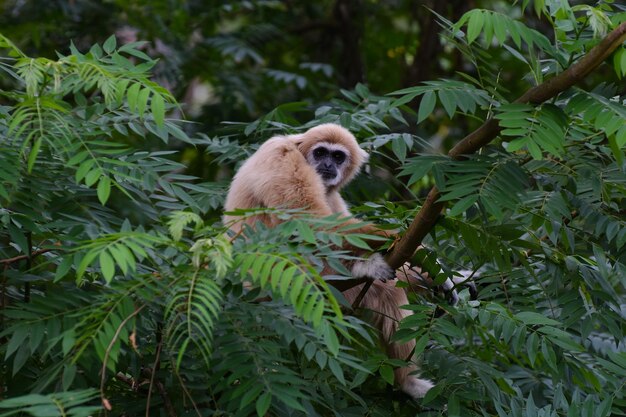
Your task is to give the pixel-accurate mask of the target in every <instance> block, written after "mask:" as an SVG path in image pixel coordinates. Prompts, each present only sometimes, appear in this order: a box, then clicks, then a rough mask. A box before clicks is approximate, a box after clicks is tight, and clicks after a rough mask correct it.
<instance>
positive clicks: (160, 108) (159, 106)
mask: <svg viewBox="0 0 626 417" xmlns="http://www.w3.org/2000/svg"><path fill="white" fill-rule="evenodd" d="M150 106H151V109H152V117H154V122H155V123H156V125H157V126H158V127H163V126H164V121H165V102H164V101H163V97H162V96H161V95H160V94H154V95H152V102H151V103H150Z"/></svg>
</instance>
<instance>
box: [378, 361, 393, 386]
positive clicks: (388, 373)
mask: <svg viewBox="0 0 626 417" xmlns="http://www.w3.org/2000/svg"><path fill="white" fill-rule="evenodd" d="M378 373H379V374H380V376H381V377H382V378H383V379H384V380H385V381H386V382H387V383H388V384H389V385H393V368H392V367H391V366H389V365H381V367H380V368H378Z"/></svg>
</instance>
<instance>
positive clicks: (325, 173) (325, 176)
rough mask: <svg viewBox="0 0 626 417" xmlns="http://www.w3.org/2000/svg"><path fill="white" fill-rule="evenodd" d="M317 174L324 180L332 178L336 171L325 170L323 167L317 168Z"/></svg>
mask: <svg viewBox="0 0 626 417" xmlns="http://www.w3.org/2000/svg"><path fill="white" fill-rule="evenodd" d="M319 174H320V175H321V176H322V178H323V179H325V180H332V179H333V178H335V177H336V176H337V172H336V171H330V170H325V169H320V170H319Z"/></svg>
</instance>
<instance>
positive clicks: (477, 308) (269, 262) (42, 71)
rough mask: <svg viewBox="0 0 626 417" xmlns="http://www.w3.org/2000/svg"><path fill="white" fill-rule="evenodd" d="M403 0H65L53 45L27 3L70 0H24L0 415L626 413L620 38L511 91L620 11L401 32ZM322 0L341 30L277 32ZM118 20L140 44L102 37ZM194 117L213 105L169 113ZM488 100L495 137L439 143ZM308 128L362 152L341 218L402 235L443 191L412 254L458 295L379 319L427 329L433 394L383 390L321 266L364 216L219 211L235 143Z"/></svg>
mask: <svg viewBox="0 0 626 417" xmlns="http://www.w3.org/2000/svg"><path fill="white" fill-rule="evenodd" d="M147 3H150V2H147ZM174 3H177V2H174ZM314 3H315V2H314ZM354 3H358V2H354ZM408 3H409V4H408V5H407V4H405V3H403V2H397V4H396V2H382V1H381V2H378V1H371V2H363V3H362V4H361V6H362V7H363V9H362V10H359V13H358V14H357V15H355V16H356V17H355V18H354V21H351V20H350V19H347V18H346V17H345V13H348V12H351V9H350V8H351V7H354V5H353V4H352V2H348V1H342V0H337V2H335V3H333V4H332V5H330V4H327V3H326V2H319V4H315V5H308V6H302V5H298V6H295V5H294V7H292V8H290V7H289V4H290V2H284V3H283V2H258V3H257V2H241V3H234V4H232V5H226V6H219V7H218V6H215V5H213V6H212V7H204V8H203V7H202V2H193V1H192V2H188V3H185V5H180V6H181V7H180V8H179V10H178V11H177V12H176V13H173V14H172V15H171V16H168V9H167V4H169V3H168V2H153V6H148V5H146V4H144V2H140V1H138V2H123V4H122V2H113V4H112V7H111V9H110V10H106V11H105V10H100V9H97V8H96V9H97V10H96V9H92V8H90V7H88V5H90V3H89V2H85V3H82V2H76V3H75V4H74V2H69V3H67V4H65V3H64V4H65V6H66V7H68V8H70V9H72V8H75V9H72V10H73V11H74V13H75V14H76V15H77V16H80V17H81V18H80V19H74V20H70V21H68V23H67V26H66V27H67V30H66V32H67V33H69V34H72V33H77V32H79V29H80V25H81V24H85V25H89V24H92V25H93V28H92V29H93V32H92V33H93V36H94V37H95V39H88V38H87V39H82V40H77V43H76V45H78V46H75V45H74V44H72V45H71V46H70V47H69V48H67V49H66V48H65V46H59V45H57V44H55V43H54V42H56V41H59V37H60V38H62V42H64V43H63V44H62V45H65V44H69V41H68V40H67V39H66V38H63V36H61V35H59V33H57V32H54V28H53V27H51V26H46V25H44V26H42V27H43V28H44V29H42V30H43V31H44V32H43V33H40V35H49V34H50V33H56V36H36V37H33V38H32V39H29V38H27V37H25V36H24V33H29V32H28V31H27V28H29V27H32V26H31V25H29V24H28V22H23V21H22V19H24V17H23V16H24V15H25V14H27V12H31V11H32V13H34V15H35V16H38V17H39V18H41V19H42V20H43V19H50V18H51V13H53V12H54V13H57V12H58V11H53V10H52V9H48V8H47V7H41V8H40V9H38V10H31V9H30V7H32V5H30V3H28V2H26V3H25V5H21V6H20V5H15V6H14V9H13V12H14V15H15V16H14V17H15V18H14V19H13V20H12V21H11V22H10V23H9V22H3V26H2V27H3V29H6V30H10V32H8V31H7V32H5V33H4V35H0V51H1V52H0V73H1V74H2V78H0V86H1V87H2V89H1V90H0V140H1V145H0V150H1V151H0V203H1V207H0V220H1V222H2V228H1V229H0V239H1V244H0V262H1V263H2V266H3V270H2V276H1V277H0V282H1V284H0V308H1V311H0V320H1V321H0V341H1V343H0V356H1V357H2V360H3V362H2V366H1V367H0V400H1V401H0V415H33V416H57V415H58V416H61V415H63V416H65V415H72V416H90V415H121V416H132V415H164V416H175V415H198V416H205V415H237V416H247V415H260V416H263V415H281V416H282V415H341V416H350V415H354V416H363V415H380V416H383V415H390V414H394V415H406V416H414V415H419V416H438V415H447V416H499V417H504V416H511V417H521V416H524V417H532V416H538V417H539V416H568V417H579V416H581V417H582V416H585V417H586V416H589V417H591V416H594V417H604V416H608V415H613V416H623V415H626V395H625V394H626V389H625V387H626V327H625V323H626V288H625V287H626V221H625V220H624V219H625V213H626V160H625V156H624V149H625V145H626V124H625V123H624V120H626V102H625V100H626V91H625V90H624V83H623V79H624V78H623V77H626V48H625V47H624V45H623V44H621V45H619V46H618V48H617V49H616V51H615V52H613V53H612V54H611V56H610V57H609V58H608V59H607V60H606V62H605V63H604V64H603V65H601V66H600V67H599V68H598V69H597V70H596V71H594V72H593V73H591V74H589V75H588V76H587V77H586V78H585V80H584V82H582V83H580V84H579V85H577V86H575V87H573V88H570V89H567V90H566V91H563V92H561V93H559V94H558V95H556V96H554V97H552V98H551V99H550V100H549V101H547V102H544V103H540V104H522V103H517V102H515V100H516V99H517V97H518V96H520V95H521V93H523V92H524V91H525V90H526V89H528V88H530V87H531V86H534V85H541V84H542V83H543V82H544V81H545V80H550V79H553V78H554V77H555V76H556V75H557V74H560V73H562V72H563V71H565V70H566V69H567V68H569V67H571V66H572V65H574V64H576V63H577V62H579V61H580V59H581V58H582V57H583V56H584V54H585V53H587V52H588V51H589V50H590V49H591V48H592V47H593V46H595V45H597V44H598V43H599V41H600V40H601V39H602V38H604V37H605V36H606V35H607V33H608V32H610V31H611V30H613V29H615V28H618V27H619V25H620V24H622V25H623V22H625V21H626V8H624V6H620V5H619V4H613V3H612V2H611V1H601V2H599V3H598V4H594V5H593V6H592V5H587V4H576V5H570V4H568V3H567V2H564V1H538V0H536V1H534V2H532V3H530V2H529V1H528V0H525V1H522V2H519V4H516V5H510V4H507V3H506V2H485V3H484V4H483V5H484V6H485V8H484V9H483V8H475V9H472V10H469V11H467V13H464V14H459V13H462V12H463V11H464V10H463V9H462V8H460V9H456V10H451V9H449V8H446V7H442V6H435V4H434V3H433V4H430V3H429V2H426V4H429V5H431V6H433V10H432V11H431V12H432V13H431V12H427V11H426V9H424V8H421V9H420V10H419V11H418V12H419V13H418V14H419V15H420V18H419V19H418V20H417V23H416V25H417V26H416V25H415V24H414V23H415V22H413V21H412V20H411V19H410V16H414V14H412V13H415V10H414V9H413V7H412V6H411V5H410V3H411V2H408ZM438 3H445V2H438ZM450 3H451V4H456V2H450ZM460 3H465V2H460ZM92 6H93V5H92ZM391 6H394V7H391ZM81 7H84V9H80V8H81ZM61 10H64V9H61ZM147 10H149V11H152V12H153V17H154V19H153V20H151V21H150V23H145V26H141V24H140V23H139V21H140V17H141V15H142V13H145V12H146V11H147ZM328 10H331V12H330V14H331V15H332V16H333V17H332V19H331V20H332V24H333V25H334V26H332V31H330V32H324V31H323V30H322V31H321V32H320V33H319V34H316V36H314V35H313V34H311V33H308V30H309V29H308V28H306V27H303V28H301V29H300V30H302V31H303V32H306V33H301V32H300V31H299V30H298V28H296V27H292V26H291V24H293V23H294V22H295V21H296V19H295V18H298V19H302V20H305V19H306V20H307V21H308V23H309V24H311V25H314V28H316V29H315V30H317V29H319V28H322V29H323V28H325V27H326V26H325V25H327V24H329V23H328V22H326V21H324V20H323V18H324V17H327V15H328V13H329V12H328ZM352 11H354V10H352ZM115 13H119V15H120V16H122V15H123V16H125V18H126V19H128V21H127V22H125V23H126V24H129V25H136V27H138V28H139V29H138V32H139V35H140V36H144V37H145V38H149V39H154V40H155V42H154V45H156V46H154V47H152V48H149V47H148V45H146V44H144V43H143V42H126V43H122V42H121V41H120V40H119V39H118V38H121V35H120V33H119V32H118V36H117V37H116V36H100V35H99V34H100V33H108V32H111V31H113V30H116V29H119V27H115V26H107V25H113V23H112V22H114V21H115V20H114V19H113V16H115ZM92 14H95V15H97V16H101V17H102V16H107V18H106V19H104V18H102V19H94V18H93V16H92ZM422 14H425V15H426V14H427V15H428V16H429V19H430V20H429V19H426V18H424V17H423V16H421V15H422ZM370 15H373V16H376V17H377V18H378V20H376V22H377V23H376V25H377V26H376V28H378V29H380V31H378V32H376V31H375V30H372V31H369V32H368V31H366V30H365V29H364V28H365V27H366V22H367V19H368V16H370ZM166 16H168V17H169V20H168V19H165V17H166ZM87 17H90V18H87ZM313 18H314V19H318V20H313ZM3 19H4V18H3ZM374 20H375V19H374ZM407 22H408V23H407ZM434 22H436V23H437V25H438V26H437V30H441V38H439V37H437V36H432V35H431V34H430V32H427V31H428V30H430V31H432V32H433V33H436V31H435V23H434ZM96 23H97V24H96ZM342 25H343V26H342ZM346 25H347V26H346ZM350 25H352V26H350ZM199 27H202V29H201V30H200V29H198V28H199ZM416 27H417V29H416ZM164 28H167V30H164ZM383 28H384V29H386V30H382V29H383ZM329 33H330V35H329ZM283 35H284V36H283ZM324 35H326V36H327V38H325V36H324ZM416 35H419V36H416ZM328 36H330V37H328ZM333 36H335V37H336V38H339V39H341V47H337V46H336V45H335V46H333V48H330V51H328V52H329V53H330V55H331V56H330V57H329V58H322V56H323V55H322V54H323V51H324V47H323V44H322V46H320V44H319V42H320V41H321V40H324V39H327V40H328V39H335V38H334V37H333ZM351 36H353V37H356V39H353V38H352V37H351ZM359 37H360V38H359ZM407 38H410V39H411V40H410V41H407V42H406V43H405V44H402V43H401V42H402V40H405V39H407ZM416 39H420V41H417V40H416ZM360 41H362V42H360ZM622 41H623V38H622ZM14 42H16V43H17V44H19V45H20V46H19V47H18V46H17V45H16V44H15V43H14ZM427 42H430V44H429V45H426V43H427ZM433 42H434V44H435V45H437V46H436V47H435V49H434V51H433V50H431V49H432V47H433V44H432V43H433ZM87 43H88V44H90V45H91V44H93V46H86V45H85V44H87ZM159 45H160V48H161V49H159ZM333 45H334V44H333ZM362 45H365V46H362ZM394 45H395V46H394ZM392 46H393V47H392ZM359 47H362V49H358V48H359ZM429 47H430V48H431V49H429ZM55 48H56V49H57V50H60V51H65V52H59V53H58V54H57V56H55V57H53V56H54V55H53V54H52V53H51V51H52V50H54V49H55ZM354 48H357V49H354ZM439 49H440V50H439ZM39 50H40V51H41V52H40V53H39V52H38V51H39ZM410 50H415V51H416V52H415V55H414V54H413V53H412V52H410ZM348 51H352V52H348ZM429 51H430V52H429ZM146 52H147V53H146ZM422 53H423V54H425V56H429V57H431V58H432V59H433V60H434V61H435V62H433V63H431V62H428V63H426V62H424V67H425V66H427V65H428V66H429V68H430V70H429V71H426V70H424V69H422V68H419V69H418V68H417V67H418V65H417V64H419V59H416V58H415V56H416V55H417V56H420V54H422ZM156 54H162V55H163V56H162V61H161V62H158V63H157V61H156V60H154V59H152V58H151V57H150V56H149V55H156ZM381 54H386V56H387V57H388V58H389V60H380V59H379V56H380V55H381ZM428 54H430V55H428ZM438 54H439V55H438ZM343 57H345V61H346V62H348V63H349V64H351V65H352V67H350V66H348V67H344V66H342V65H343V64H340V62H342V58H343ZM198 62H202V65H198ZM414 63H417V64H415V65H414ZM274 66H275V67H274ZM355 66H356V67H355ZM198 67H200V69H198ZM363 68H368V72H367V74H366V73H365V72H364V70H363ZM355 71H356V72H355ZM433 71H434V72H433ZM402 72H404V75H403V76H401V75H399V74H401V73H402ZM155 74H156V78H155V77H153V75H155ZM389 74H393V75H389ZM366 75H368V76H367V77H366ZM442 75H445V76H446V78H440V76H442ZM425 77H429V78H431V80H429V81H425V82H421V81H424V80H425V79H426V78H425ZM366 80H369V83H365V81H366ZM186 83H189V84H192V85H195V87H196V90H193V89H189V90H186V89H185V88H186V87H185V84H186ZM164 85H165V86H167V87H168V88H165V87H164ZM200 85H201V86H203V88H205V89H207V90H208V91H209V93H208V95H209V99H208V100H207V101H204V102H202V103H199V104H198V103H196V102H194V100H192V99H191V98H190V95H193V94H191V93H193V92H194V91H197V90H198V89H200V87H199V86H200ZM340 86H342V87H345V89H341V88H340ZM186 99H189V101H185V100H186ZM178 101H183V102H185V104H187V105H188V106H187V107H183V106H181V105H179V104H178ZM194 103H195V104H196V105H197V106H196V107H195V108H194V106H193V105H194ZM202 105H204V107H202ZM268 106H269V107H268ZM187 113H188V116H189V118H191V119H193V118H195V117H198V118H200V119H202V117H203V116H206V117H205V118H204V119H202V122H203V123H204V125H203V124H200V123H197V124H193V125H192V124H189V123H184V122H183V121H182V120H176V118H177V117H180V118H182V117H183V116H185V115H186V114H187ZM491 117H494V118H495V119H496V120H498V122H499V125H500V127H501V128H502V130H501V131H500V132H499V135H498V137H497V138H496V140H494V141H493V142H492V143H490V144H489V145H488V146H486V147H484V148H482V149H481V151H480V152H479V153H477V154H474V155H465V156H464V157H463V159H462V160H459V159H453V158H450V157H448V156H446V155H445V150H446V149H447V148H448V147H449V145H450V144H454V143H456V142H457V141H458V139H459V138H460V137H463V136H465V135H466V134H468V133H470V132H471V131H472V130H473V129H475V128H476V127H478V126H479V125H480V123H481V122H482V121H483V120H486V119H488V118H491ZM223 121H228V122H229V123H227V124H222V125H220V124H219V122H223ZM322 122H335V123H340V124H342V125H344V126H345V127H347V128H349V129H350V130H351V131H352V132H354V133H355V135H356V136H357V137H358V138H359V140H360V142H361V144H362V146H363V147H364V148H365V149H367V150H368V151H370V152H371V154H372V159H371V161H370V164H369V169H368V172H367V173H365V174H363V175H362V176H361V178H359V179H357V180H356V181H355V184H354V185H353V186H351V187H350V189H349V190H347V192H346V196H347V197H348V199H349V200H350V201H351V202H352V203H353V204H354V207H353V211H354V212H355V213H357V215H358V216H360V217H366V218H368V219H369V220H372V221H375V222H377V223H380V224H383V225H389V227H390V228H400V229H403V228H404V227H405V226H406V225H407V224H408V223H409V222H410V221H411V220H412V219H413V218H414V217H415V215H416V213H417V212H418V210H419V208H420V206H421V204H422V202H423V198H424V195H425V194H426V192H427V191H428V190H429V189H430V188H431V187H432V186H436V187H437V189H438V190H439V192H440V194H441V197H440V199H441V200H442V201H446V202H447V207H446V209H445V211H444V213H443V215H442V216H441V218H440V219H439V221H438V223H437V225H436V227H435V228H434V229H433V230H432V231H431V233H430V234H429V235H428V237H427V238H426V239H425V241H424V244H425V249H423V250H420V251H419V252H418V253H417V254H416V256H415V257H414V259H413V261H415V262H418V263H419V264H420V265H422V266H423V267H424V268H425V269H427V270H428V271H429V272H430V274H431V275H433V276H435V277H436V280H437V281H438V282H442V281H443V279H445V278H446V277H451V276H453V275H458V271H460V270H466V271H471V274H472V277H473V279H474V280H475V282H476V284H477V286H478V290H479V295H478V300H470V297H469V293H468V291H467V290H465V289H461V288H459V291H460V301H459V303H458V304H457V305H455V306H451V305H449V304H448V303H447V302H446V301H445V300H443V299H439V298H437V297H436V296H434V295H433V296H429V297H425V296H423V295H416V294H410V301H411V304H410V305H408V306H407V308H408V309H410V310H411V311H413V312H414V314H413V315H412V316H410V317H408V318H406V319H405V320H403V321H402V323H401V324H400V330H399V331H398V332H397V333H396V335H395V338H396V340H400V341H401V340H409V339H415V340H417V347H416V352H415V353H416V355H417V357H418V358H419V360H420V361H421V366H422V369H423V375H424V376H425V377H427V378H430V379H432V380H433V381H435V382H436V384H437V385H436V386H435V388H433V389H432V390H431V391H430V392H429V393H428V394H427V396H426V397H425V398H424V399H423V400H421V401H414V400H411V399H410V398H408V397H406V396H405V395H404V394H402V393H400V392H399V391H398V390H397V389H395V388H394V387H393V372H392V370H393V367H396V366H400V365H402V361H398V360H390V359H389V358H387V357H386V356H385V355H384V353H383V352H382V350H381V349H380V348H379V347H378V346H377V341H376V340H377V339H376V332H375V331H373V330H372V329H371V328H370V326H369V325H368V324H367V322H366V321H364V320H363V319H364V318H365V317H366V315H367V314H366V313H365V312H362V311H357V312H352V311H350V309H349V306H347V305H346V304H345V300H343V298H342V296H341V294H340V293H338V292H337V291H336V290H335V289H334V288H333V287H332V286H329V285H328V284H327V283H326V282H325V280H324V278H325V277H323V276H321V275H320V272H319V271H320V269H321V268H320V266H321V265H322V263H323V262H327V263H329V264H330V265H333V266H335V267H336V269H337V272H338V273H340V274H343V275H347V274H348V272H347V271H346V270H345V268H343V267H342V265H341V263H340V261H341V260H342V259H343V258H345V257H346V256H348V254H346V253H344V252H342V251H339V250H337V249H336V248H337V244H339V243H340V242H341V241H342V240H344V239H347V240H349V241H350V243H352V244H354V245H357V246H360V245H364V244H365V243H364V241H363V240H362V236H357V235H354V234H349V233H345V232H346V231H345V230H341V229H340V230H338V229H337V228H336V226H337V224H338V221H337V219H336V218H325V219H313V218H307V217H306V216H302V213H298V212H281V213H279V215H280V216H282V217H283V218H284V220H285V222H284V223H283V224H282V225H280V226H279V227H277V228H274V229H267V228H263V227H261V226H259V227H258V228H256V229H255V230H254V231H252V230H248V231H246V232H245V233H243V235H242V236H233V235H231V234H228V233H226V228H225V227H224V225H222V224H221V223H220V216H221V205H222V203H223V199H224V196H225V193H226V187H227V180H228V179H229V178H230V176H231V175H232V173H233V172H234V169H235V168H236V167H237V164H239V163H240V162H241V161H242V160H243V159H244V158H245V157H246V156H247V155H249V154H251V153H252V152H253V151H254V150H255V149H256V148H257V147H258V144H259V143H260V142H262V141H263V140H265V139H267V138H268V137H270V136H271V135H273V134H274V133H276V132H296V131H301V130H304V129H307V128H308V127H310V126H313V125H315V124H318V123H322ZM266 210H270V209H266ZM242 214H243V215H246V214H247V213H242Z"/></svg>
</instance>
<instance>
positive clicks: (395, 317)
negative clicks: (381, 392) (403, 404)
mask: <svg viewBox="0 0 626 417" xmlns="http://www.w3.org/2000/svg"><path fill="white" fill-rule="evenodd" d="M362 288H363V285H358V286H356V287H353V288H350V289H349V290H346V291H344V292H343V295H344V296H345V297H346V299H347V300H348V301H349V302H350V303H353V302H354V300H355V299H356V297H357V296H358V294H359V292H360V291H361V289H362ZM406 304H408V300H407V297H406V293H405V292H404V290H403V289H402V288H397V287H396V286H395V282H389V283H384V282H381V281H373V283H372V286H371V287H370V289H369V290H368V292H367V293H366V294H365V297H363V300H362V301H361V307H363V308H366V309H368V310H371V311H372V322H373V323H372V324H373V325H374V326H376V328H377V329H378V330H379V331H380V337H381V341H382V343H383V345H384V346H385V349H386V350H387V354H388V355H389V357H390V358H393V359H402V360H407V361H410V360H412V358H411V357H410V356H411V354H412V351H413V349H414V348H415V340H411V341H409V342H406V343H392V342H390V340H391V336H392V335H393V334H394V333H395V331H396V330H397V328H398V323H399V322H400V320H402V319H403V318H404V317H407V316H409V315H410V314H411V312H410V311H409V310H403V309H401V308H400V306H401V305H406ZM417 371H418V367H417V366H416V365H415V364H413V363H411V364H410V365H409V366H406V367H404V368H398V369H396V370H395V371H394V374H395V380H396V383H397V384H398V385H399V386H400V388H401V389H402V391H404V392H405V393H407V394H409V395H410V396H411V397H413V398H422V397H423V396H424V395H426V392H428V390H429V389H431V388H432V387H433V384H432V382H431V381H429V380H427V379H421V378H418V377H417V376H416V373H417Z"/></svg>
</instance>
